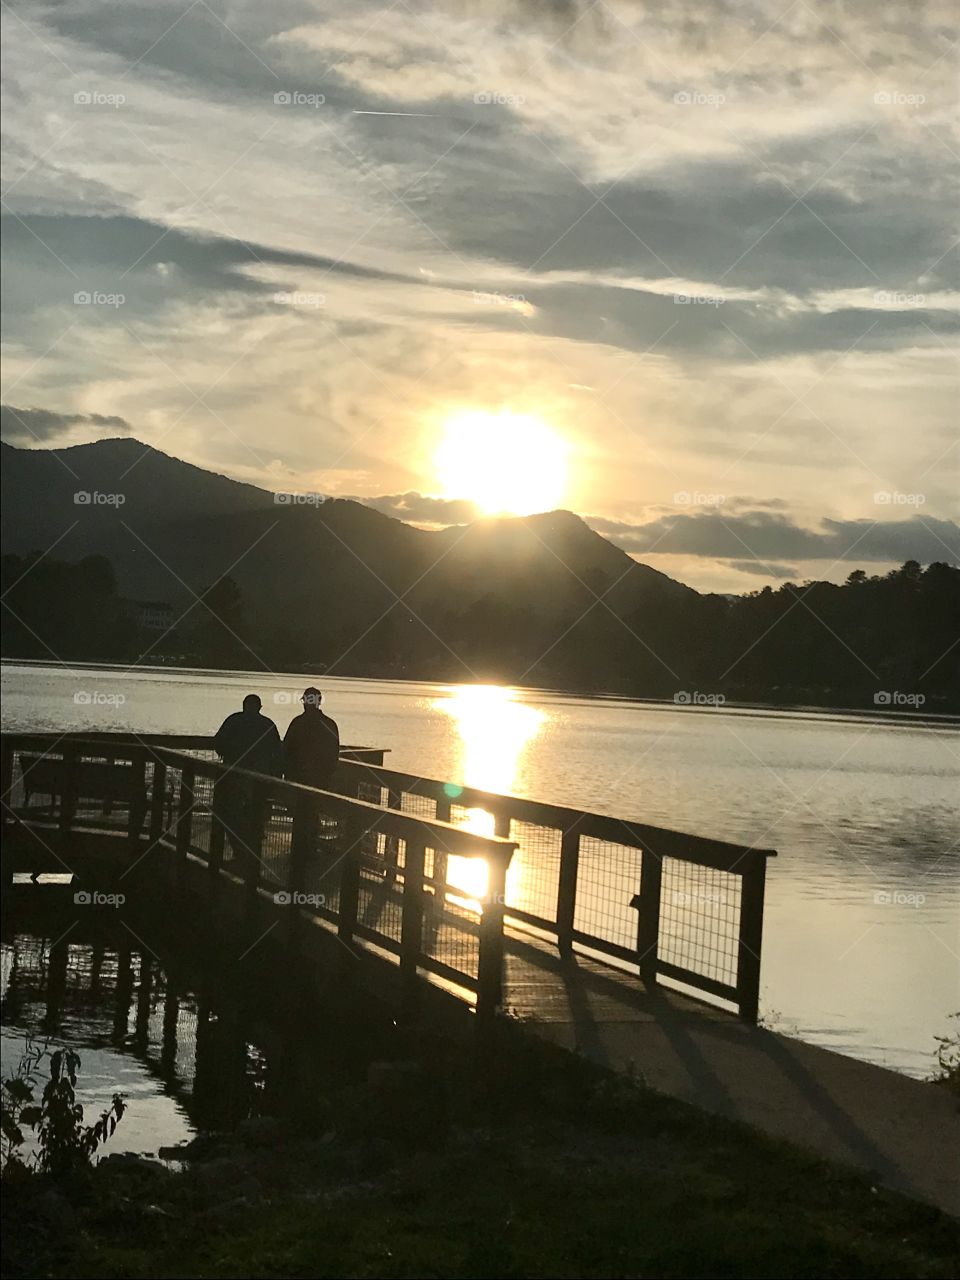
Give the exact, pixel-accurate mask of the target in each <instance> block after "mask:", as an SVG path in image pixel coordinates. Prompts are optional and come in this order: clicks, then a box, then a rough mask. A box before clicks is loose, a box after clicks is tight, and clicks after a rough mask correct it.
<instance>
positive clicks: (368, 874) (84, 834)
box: [3, 734, 772, 1022]
mask: <svg viewBox="0 0 960 1280" xmlns="http://www.w3.org/2000/svg"><path fill="white" fill-rule="evenodd" d="M383 757H384V752H382V751H380V750H377V749H373V748H345V749H344V750H343V752H342V755H341V763H340V767H339V769H338V771H337V773H336V774H335V775H334V778H333V779H332V780H331V782H330V784H329V789H328V790H326V791H317V790H315V789H313V788H310V787H303V786H300V785H298V784H296V783H291V782H286V781H282V780H279V779H276V778H272V777H266V776H264V775H259V774H255V773H250V772H248V771H246V770H232V771H231V770H228V769H226V768H225V767H224V766H223V765H222V764H220V763H218V762H217V760H216V758H215V757H214V754H213V751H212V749H211V740H210V739H209V738H206V737H190V736H179V737H174V738H171V737H168V736H161V735H140V736H134V735H125V734H112V735H111V734H100V735H94V736H90V735H87V736H80V735H54V734H32V735H28V734H5V735H3V770H4V773H3V776H4V793H5V797H6V798H5V801H4V821H5V825H6V826H7V827H8V829H9V830H8V843H11V845H12V858H13V861H11V862H10V863H9V866H10V867H15V868H17V869H21V870H35V869H39V867H40V864H41V863H42V866H43V869H46V870H50V871H55V870H58V869H60V870H63V869H65V868H69V869H70V870H74V869H76V870H77V871H78V873H79V872H80V871H81V869H82V866H81V864H82V859H81V858H80V854H79V850H80V849H81V848H85V849H89V848H90V847H91V846H92V845H97V844H106V843H107V842H109V844H110V845H111V846H112V847H113V848H114V850H115V851H116V850H117V842H118V841H119V842H121V844H122V845H123V850H124V851H123V853H122V855H120V856H121V861H124V862H125V864H126V869H122V870H121V871H120V874H121V875H124V876H126V875H127V874H131V873H132V872H133V870H134V869H135V868H137V867H140V868H141V870H142V865H141V864H144V863H146V864H148V865H149V866H150V868H151V870H152V872H155V873H156V874H158V875H161V876H163V877H164V878H166V879H169V880H171V881H172V882H174V883H179V884H180V885H181V887H185V886H187V885H188V884H190V885H192V886H193V887H194V888H196V887H197V885H198V884H199V883H201V882H204V883H205V885H206V887H205V889H204V902H205V904H206V905H207V906H209V904H210V902H211V899H215V898H218V897H222V896H224V895H228V896H229V895H230V894H231V892H232V891H234V890H236V889H237V888H239V887H240V886H241V885H242V886H243V888H244V889H245V890H246V893H247V895H248V897H254V898H256V899H258V900H259V902H260V903H261V904H262V907H263V909H264V910H265V911H266V912H267V913H268V914H269V913H270V912H271V910H272V911H273V912H274V913H275V914H276V913H279V914H278V915H277V918H278V919H282V921H283V924H284V928H285V932H286V934H287V936H288V938H289V943H290V946H291V947H293V948H294V949H296V948H297V947H299V946H301V945H302V943H303V939H304V938H305V937H306V936H307V935H308V933H309V930H310V929H311V928H313V929H316V928H320V929H324V930H326V931H328V932H335V933H336V936H337V937H338V939H339V940H340V941H341V942H342V943H344V944H345V945H346V946H348V947H351V948H353V949H355V950H361V949H365V950H370V951H371V952H373V953H374V954H375V955H377V956H378V958H382V959H384V960H385V961H387V962H389V963H391V964H393V965H394V966H396V967H398V968H399V970H400V973H401V977H402V983H401V985H402V986H403V987H406V989H407V990H408V991H409V990H410V989H411V984H415V983H417V982H419V981H426V982H428V983H439V984H440V985H442V986H443V987H444V989H446V990H449V991H450V992H451V993H452V994H454V995H455V996H457V998H460V999H462V1000H463V1001H465V1002H467V1003H468V1004H470V1005H471V1006H472V1007H474V1008H475V1009H476V1011H477V1013H478V1014H479V1015H480V1016H481V1017H485V1016H487V1015H490V1014H493V1013H495V1012H496V1011H497V1010H498V1009H501V1008H503V1007H513V1008H519V1007H521V1006H525V1004H526V1001H525V1000H523V999H521V998H520V996H519V988H520V986H524V987H525V988H529V980H528V979H525V980H524V981H523V982H519V983H518V980H517V979H516V978H515V976H514V975H515V973H516V971H517V966H516V963H514V964H513V965H512V966H507V965H506V956H507V952H508V943H509V944H510V948H509V949H511V953H512V954H513V955H514V956H515V957H516V956H518V955H521V954H523V947H524V946H525V947H526V949H527V952H528V953H530V954H535V955H537V956H542V955H543V954H551V953H552V954H554V955H556V956H560V957H568V958H569V957H573V956H575V955H578V954H582V955H583V956H584V957H585V958H586V957H590V958H592V960H593V961H594V962H596V963H598V964H603V965H606V966H609V967H611V968H612V969H614V970H615V972H616V973H617V974H619V975H621V980H622V978H623V976H625V975H626V974H632V975H633V977H634V978H635V979H639V981H640V982H641V983H642V985H643V986H644V988H646V989H647V990H653V989H654V988H656V987H657V986H658V985H660V984H662V983H663V982H664V981H666V982H667V983H671V984H673V985H674V986H679V987H681V988H682V989H684V990H686V991H687V992H688V993H689V994H692V995H694V996H696V997H698V998H701V999H704V1000H708V1001H712V1002H715V1003H720V1004H721V1005H722V1006H723V1007H726V1008H728V1009H734V1010H736V1011H737V1012H738V1013H739V1015H740V1017H741V1018H743V1019H744V1020H745V1021H747V1022H755V1021H756V1018H757V1009H758V1001H759V989H760V955H761V945H762V936H763V898H764V882H765V873H766V862H767V858H768V857H770V856H771V854H772V851H771V850H762V849H752V848H747V847H745V846H742V845H735V844H730V843H727V842H724V841H719V840H710V839H706V838H703V837H699V836H693V835H687V834H683V833H680V832H676V831H670V830H666V829H664V828H659V827H652V826H645V825H641V824H638V823H635V822H630V821H625V820H621V819H618V818H612V817H609V816H606V815H602V814H595V813H586V812H583V811H581V810H575V809H570V808H565V807H563V806H559V805H551V804H545V803H541V802H539V801H533V800H525V799H521V798H519V797H515V796H504V795H496V794H491V793H488V792H482V791H478V790H476V789H472V788H467V787H461V786H459V785H455V784H452V783H449V782H443V781H440V780H437V779H430V778H422V777H417V776H415V775H411V774H406V773H401V772H398V771H397V770H393V769H389V768H386V767H385V766H384V764H383ZM225 779H227V780H228V785H230V786H234V787H235V786H237V785H238V784H239V785H241V786H242V787H243V788H244V790H245V792H246V793H247V796H248V798H250V797H252V801H253V808H254V809H255V810H256V811H257V812H259V813H262V814H263V815H264V817H263V819H262V821H261V822H260V823H258V824H255V825H256V827H257V829H256V830H255V831H251V830H244V831H233V832H230V831H228V830H227V826H228V820H225V818H224V816H223V814H219V815H218V813H217V812H216V809H217V805H216V803H215V800H216V795H217V794H218V787H221V786H223V785H224V780H225ZM221 808H222V806H221ZM10 838H13V839H12V840H11V839H10ZM26 849H29V853H26V854H25V853H23V852H19V851H21V850H26ZM24 859H25V860H24ZM37 859H39V860H40V862H39V863H38V862H37ZM458 872H459V874H458ZM201 873H205V874H201ZM81 878H82V877H81ZM514 944H515V945H514Z"/></svg>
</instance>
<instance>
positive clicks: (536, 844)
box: [506, 818, 563, 921]
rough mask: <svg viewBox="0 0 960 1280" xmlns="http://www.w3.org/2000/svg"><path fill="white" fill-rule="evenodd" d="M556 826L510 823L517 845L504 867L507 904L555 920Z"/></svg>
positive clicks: (558, 855) (557, 843) (557, 870)
mask: <svg viewBox="0 0 960 1280" xmlns="http://www.w3.org/2000/svg"><path fill="white" fill-rule="evenodd" d="M562 836H563V833H562V832H561V831H559V830H558V829H557V828H556V827H544V826H541V825H540V824H539V823H534V822H519V821H517V819H516V818H515V819H514V820H513V821H512V822H511V823H510V839H511V840H516V841H517V844H518V845H519V848H518V849H517V851H516V853H515V854H514V855H513V858H512V860H511V862H510V867H509V869H508V871H507V900H506V907H507V910H508V911H509V910H510V908H511V907H512V908H515V909H517V910H519V911H527V912H529V913H530V914H531V915H536V916H542V917H543V918H544V919H545V920H549V921H555V920H556V915H557V890H558V887H559V883H560V841H561V839H562Z"/></svg>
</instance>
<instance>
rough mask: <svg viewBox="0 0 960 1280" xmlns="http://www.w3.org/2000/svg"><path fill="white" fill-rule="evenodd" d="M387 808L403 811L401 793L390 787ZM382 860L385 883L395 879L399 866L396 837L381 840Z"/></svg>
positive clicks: (398, 841)
mask: <svg viewBox="0 0 960 1280" xmlns="http://www.w3.org/2000/svg"><path fill="white" fill-rule="evenodd" d="M387 808H388V809H397V810H398V811H402V810H403V793H402V792H400V791H395V790H394V789H393V788H392V787H391V788H390V789H389V790H388V791H387ZM383 840H384V846H383V860H384V862H385V863H386V875H387V881H388V882H390V881H393V880H396V879H397V869H398V867H399V866H400V840H399V838H398V837H397V836H391V835H386V836H384V838H383Z"/></svg>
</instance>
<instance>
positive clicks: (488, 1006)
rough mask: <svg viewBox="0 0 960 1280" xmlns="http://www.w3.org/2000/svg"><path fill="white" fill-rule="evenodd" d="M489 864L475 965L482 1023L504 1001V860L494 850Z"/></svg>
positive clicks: (484, 1022) (492, 1014)
mask: <svg viewBox="0 0 960 1280" xmlns="http://www.w3.org/2000/svg"><path fill="white" fill-rule="evenodd" d="M508 829H509V828H508ZM488 865H489V868H490V870H489V876H488V882H487V883H488V893H487V898H486V901H485V902H484V904H483V915H482V916H481V917H480V955H479V958H478V965H477V1019H478V1023H479V1025H481V1026H484V1027H486V1026H488V1025H489V1024H490V1022H491V1021H492V1020H493V1017H494V1015H495V1014H496V1012H497V1010H498V1009H499V1007H500V1005H501V1003H502V1002H503V904H504V899H505V897H506V887H507V864H506V863H505V862H504V860H503V855H502V854H500V853H497V854H494V855H493V857H492V858H491V859H490V860H489V862H488Z"/></svg>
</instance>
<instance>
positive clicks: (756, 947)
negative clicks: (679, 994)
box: [737, 854, 767, 1022]
mask: <svg viewBox="0 0 960 1280" xmlns="http://www.w3.org/2000/svg"><path fill="white" fill-rule="evenodd" d="M766 879H767V860H766V858H765V857H764V856H763V854H753V855H752V856H751V857H750V858H749V859H748V862H747V865H746V867H745V868H744V871H743V875H742V876H741V877H740V941H739V946H738V948H737V1005H738V1009H739V1013H740V1017H741V1018H743V1020H744V1022H756V1020H757V1014H758V1012H759V1009H760V948H761V945H762V943H763V898H764V893H765V889H766Z"/></svg>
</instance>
